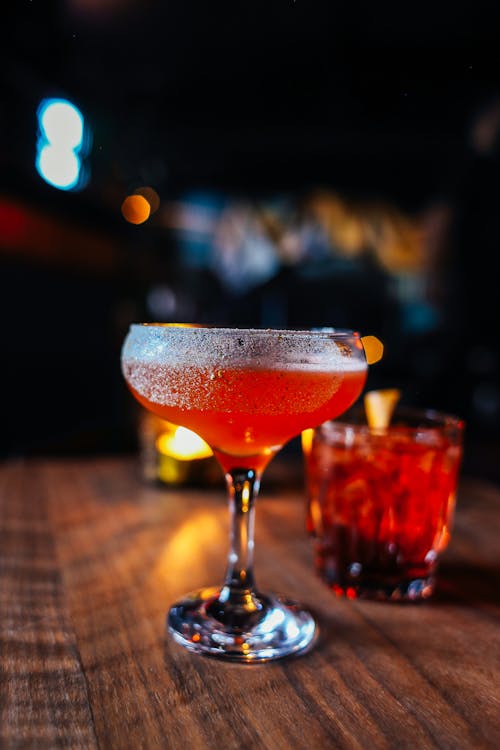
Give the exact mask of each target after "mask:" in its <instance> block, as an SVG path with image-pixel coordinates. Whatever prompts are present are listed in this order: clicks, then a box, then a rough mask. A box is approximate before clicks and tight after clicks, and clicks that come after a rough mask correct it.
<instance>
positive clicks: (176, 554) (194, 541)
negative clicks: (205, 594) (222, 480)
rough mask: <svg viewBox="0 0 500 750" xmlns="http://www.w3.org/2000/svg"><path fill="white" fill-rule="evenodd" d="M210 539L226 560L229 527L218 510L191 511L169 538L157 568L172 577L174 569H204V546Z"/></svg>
mask: <svg viewBox="0 0 500 750" xmlns="http://www.w3.org/2000/svg"><path fill="white" fill-rule="evenodd" d="M223 511H225V508H224V509H223ZM207 539H209V540H210V546H211V548H213V547H214V545H215V546H217V548H220V550H221V561H223V559H224V555H225V550H226V545H227V529H226V527H225V526H224V524H223V523H221V522H220V519H219V517H218V515H217V514H215V515H214V514H213V513H209V512H203V511H200V512H198V513H195V514H193V515H191V516H190V517H189V519H188V520H187V521H186V522H185V523H183V524H182V526H180V527H179V528H178V529H177V531H175V532H174V533H173V534H172V536H171V538H170V539H169V540H168V541H167V543H166V545H165V548H164V550H163V552H162V554H161V556H160V558H159V560H158V564H157V572H158V573H159V574H160V575H161V576H163V577H165V578H168V577H171V576H172V574H174V573H175V574H179V575H181V576H184V575H188V574H189V575H190V574H191V572H192V570H193V568H200V569H202V568H203V567H204V565H205V563H206V558H205V553H204V549H206V545H207ZM200 583H202V581H200Z"/></svg>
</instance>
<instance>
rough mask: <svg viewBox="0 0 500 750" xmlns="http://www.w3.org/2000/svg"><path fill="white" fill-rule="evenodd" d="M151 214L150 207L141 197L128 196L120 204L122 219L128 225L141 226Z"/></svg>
mask: <svg viewBox="0 0 500 750" xmlns="http://www.w3.org/2000/svg"><path fill="white" fill-rule="evenodd" d="M150 213H151V206H150V205H149V203H148V201H147V200H146V198H143V196H142V195H128V196H127V197H126V198H125V200H124V201H123V203H122V214H123V218H124V219H125V220H126V221H128V222H129V223H130V224H143V223H144V222H145V221H147V219H149V215H150Z"/></svg>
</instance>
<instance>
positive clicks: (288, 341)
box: [122, 325, 367, 662]
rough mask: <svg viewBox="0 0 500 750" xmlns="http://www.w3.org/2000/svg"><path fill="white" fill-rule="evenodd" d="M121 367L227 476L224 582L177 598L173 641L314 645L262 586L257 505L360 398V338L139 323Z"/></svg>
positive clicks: (309, 621)
mask: <svg viewBox="0 0 500 750" xmlns="http://www.w3.org/2000/svg"><path fill="white" fill-rule="evenodd" d="M122 371H123V375H124V377H125V379H126V381H127V384H128V385H129V387H130V389H131V391H132V393H133V394H134V396H135V397H136V399H137V400H138V401H139V402H140V403H141V404H142V405H143V406H145V407H146V408H147V409H149V410H151V411H152V412H154V413H155V414H156V415H157V416H159V417H162V418H164V419H166V420H168V421H170V422H173V423H175V424H179V425H182V426H184V427H187V428H189V429H191V430H193V431H195V432H197V433H198V434H199V435H200V436H201V437H202V438H204V440H205V441H206V442H207V443H208V444H209V445H210V447H211V448H212V450H213V451H214V454H215V456H216V458H217V460H218V461H219V463H220V465H221V467H222V469H223V470H224V472H225V475H226V481H227V486H228V494H229V501H230V511H231V522H232V523H231V533H230V551H229V555H228V562H227V571H226V578H225V583H224V585H223V586H222V587H214V588H211V589H203V590H198V591H194V592H192V593H191V594H188V595H187V596H186V597H185V598H184V599H183V600H182V601H181V602H178V603H177V604H175V605H173V606H172V607H171V608H170V611H169V616H168V626H169V630H170V633H171V634H172V636H173V637H174V638H175V640H176V641H177V642H178V643H180V644H182V645H183V646H184V647H186V648H188V649H189V650H190V651H194V652H197V653H208V654H212V655H215V656H221V657H226V658H229V659H235V660H238V661H244V662H250V661H265V660H268V659H275V658H278V657H282V656H286V655H288V654H291V653H297V652H299V651H303V650H304V649H306V648H308V647H309V646H310V645H311V643H312V642H313V640H314V637H315V632H316V625H315V622H314V618H313V617H312V616H311V615H310V614H309V612H307V611H306V610H304V609H301V608H300V607H299V606H298V605H297V604H296V603H292V602H289V601H288V600H286V599H283V598H282V597H279V596H276V595H272V594H271V595H269V594H268V595H266V594H262V593H260V592H259V591H258V590H257V589H256V587H255V582H254V577H253V547H254V541H253V527H254V500H255V498H256V496H257V493H258V489H259V484H260V477H261V474H262V471H263V469H264V468H265V466H266V465H267V463H268V462H269V461H270V459H271V458H272V457H273V456H274V455H275V454H276V453H277V451H279V450H280V448H282V446H283V445H284V443H285V442H287V441H288V440H290V439H291V438H292V437H294V436H296V435H298V434H300V432H301V431H302V430H304V429H305V428H307V427H313V426H314V425H317V424H320V423H321V422H322V421H324V420H325V419H329V418H331V417H333V416H337V415H339V414H341V413H342V412H343V411H344V410H345V409H347V408H348V407H349V406H350V405H351V404H352V403H353V402H354V401H355V400H356V399H357V397H358V396H359V394H360V393H361V390H362V388H363V386H364V383H365V379H366V373H367V364H366V359H365V355H364V350H363V346H362V343H361V340H360V338H359V336H358V334H356V333H353V332H351V331H334V330H331V329H328V330H326V329H325V330H321V329H320V330H316V331H286V330H269V329H267V330H261V329H239V330H238V329H231V328H209V327H207V328H204V327H199V326H178V325H173V326H172V325H133V326H131V328H130V331H129V333H128V336H127V338H126V340H125V342H124V345H123V350H122Z"/></svg>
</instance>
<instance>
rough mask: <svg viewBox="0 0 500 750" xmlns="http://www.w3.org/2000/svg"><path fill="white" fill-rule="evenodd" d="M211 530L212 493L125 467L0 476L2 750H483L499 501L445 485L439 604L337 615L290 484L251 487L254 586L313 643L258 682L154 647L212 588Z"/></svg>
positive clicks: (485, 489)
mask: <svg viewBox="0 0 500 750" xmlns="http://www.w3.org/2000/svg"><path fill="white" fill-rule="evenodd" d="M271 466H272V464H271ZM269 471H271V467H269ZM269 476H270V477H271V474H270V475H269ZM227 516H228V514H227V509H226V502H225V498H224V492H223V489H222V483H221V488H220V489H210V490H209V489H205V490H189V489H170V488H166V487H155V486H151V485H148V484H146V483H145V482H144V481H143V480H142V479H141V476H140V472H139V468H138V464H137V462H136V461H135V459H134V458H132V459H130V458H126V459H109V460H108V459H106V460H104V459H103V460H66V461H55V460H54V461H52V460H47V461H42V460H40V461H38V460H37V461H34V460H32V461H19V462H8V463H4V465H3V466H2V467H1V468H0V540H1V544H0V559H1V563H0V597H1V620H0V628H1V630H0V638H1V688H0V689H1V700H0V711H1V715H0V719H1V721H0V746H1V747H2V748H28V747H29V748H59V747H67V748H97V747H98V748H105V749H107V748H111V749H114V748H119V749H120V750H122V749H123V748H131V749H133V750H137V749H138V748H183V749H184V748H195V749H197V748H214V750H215V749H216V750H221V749H222V748H224V749H230V748H238V749H239V748H269V749H270V750H281V749H282V748H283V749H285V748H286V749H287V750H288V749H289V748H290V749H294V748H305V749H307V750H311V749H314V748H361V749H362V750H367V749H368V750H370V749H371V748H398V749H399V748H409V749H410V748H411V750H414V749H416V748H450V749H452V750H457V749H459V748H460V749H461V748H471V749H472V748H473V749H474V750H478V749H479V748H491V749H492V750H493V749H494V750H498V748H500V677H499V674H500V669H499V652H500V629H499V615H500V606H499V599H500V595H499V580H500V576H499V569H500V553H499V549H500V544H499V539H500V489H499V488H497V487H494V486H491V485H487V484H483V483H481V482H478V481H473V480H470V479H467V478H463V479H462V482H461V487H460V493H459V502H458V509H457V515H456V525H455V532H454V536H453V538H452V542H451V545H450V547H449V548H448V550H447V551H446V553H445V556H444V559H443V564H442V569H441V578H440V580H441V585H440V591H439V594H438V595H437V597H436V599H435V600H434V601H432V602H428V603H425V604H422V605H415V604H413V605H412V604H410V605H398V604H381V603H375V602H352V601H346V600H340V599H336V598H335V597H334V596H333V594H332V593H331V592H330V591H329V590H328V589H327V588H326V587H324V585H323V584H322V583H321V582H320V581H319V580H317V579H316V577H315V575H314V572H313V567H312V549H311V541H310V539H309V538H308V537H307V536H306V534H305V532H304V499H303V491H302V485H301V483H300V481H299V482H298V483H297V484H296V486H295V488H291V489H290V488H289V487H283V488H282V491H280V487H279V483H277V484H276V483H274V484H273V482H271V481H270V483H269V484H268V485H266V480H265V479H264V482H263V487H262V493H261V498H260V499H259V504H258V508H257V530H256V534H257V536H256V539H257V544H256V572H257V580H258V583H259V585H260V588H262V589H266V588H274V590H279V591H283V592H286V593H287V594H288V595H290V596H293V597H296V598H298V599H300V600H301V601H302V602H304V603H306V604H307V605H309V607H310V608H311V609H312V610H313V611H314V612H315V613H316V615H317V618H318V620H319V623H320V628H321V637H320V640H319V642H318V643H317V645H316V647H315V649H314V650H313V651H311V652H310V653H308V654H306V655H303V656H300V657H296V658H293V659H288V660H281V661H275V662H269V663H267V664H261V665H245V664H243V665H242V664H237V663H229V664H225V663H221V662H220V661H218V660H216V659H212V658H209V657H204V656H197V655H191V654H189V653H187V652H186V651H185V650H184V649H182V648H181V647H180V646H178V645H177V644H175V643H174V642H173V641H172V640H171V639H170V637H169V636H167V635H166V633H165V613H166V610H167V607H168V605H169V603H172V602H173V601H174V600H175V599H176V598H177V597H179V596H180V595H182V594H184V593H185V592H186V591H188V590H190V589H192V588H195V587H198V586H204V585H210V584H213V583H219V582H220V580H221V579H222V576H223V573H224V567H225V555H226V551H227V533H228V526H227V522H228V518H227Z"/></svg>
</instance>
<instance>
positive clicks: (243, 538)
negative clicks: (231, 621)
mask: <svg viewBox="0 0 500 750" xmlns="http://www.w3.org/2000/svg"><path fill="white" fill-rule="evenodd" d="M226 482H227V488H228V495H229V512H230V536H229V541H230V547H229V555H228V560H227V569H226V578H225V583H224V587H223V589H222V591H221V593H220V596H219V602H221V603H224V604H225V603H226V602H227V603H228V604H230V605H233V606H236V607H238V606H241V607H243V608H244V609H245V610H246V611H247V612H249V611H252V610H255V609H259V604H258V602H257V600H256V598H255V597H254V596H253V591H254V586H255V580H254V573H253V548H254V521H255V500H256V498H257V495H258V492H259V486H260V475H259V474H257V472H256V471H254V470H253V469H232V470H231V471H229V472H227V473H226Z"/></svg>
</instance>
